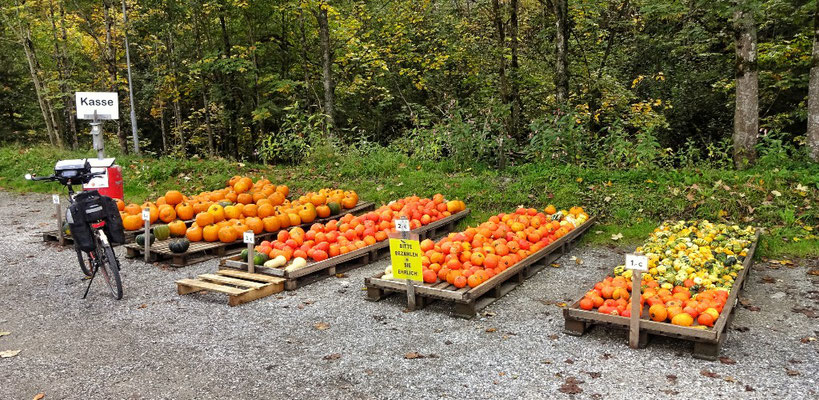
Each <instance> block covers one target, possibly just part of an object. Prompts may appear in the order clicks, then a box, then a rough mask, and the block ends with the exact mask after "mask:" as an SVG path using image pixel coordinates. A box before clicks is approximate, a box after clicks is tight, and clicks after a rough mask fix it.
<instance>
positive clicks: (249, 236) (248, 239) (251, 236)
mask: <svg viewBox="0 0 819 400" xmlns="http://www.w3.org/2000/svg"><path fill="white" fill-rule="evenodd" d="M242 241H243V242H245V243H246V244H256V234H255V233H253V231H245V233H244V234H243V235H242Z"/></svg>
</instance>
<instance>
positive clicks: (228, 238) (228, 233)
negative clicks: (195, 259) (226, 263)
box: [217, 226, 238, 243]
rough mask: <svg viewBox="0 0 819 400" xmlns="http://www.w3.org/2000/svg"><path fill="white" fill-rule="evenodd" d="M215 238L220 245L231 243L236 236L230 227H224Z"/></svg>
mask: <svg viewBox="0 0 819 400" xmlns="http://www.w3.org/2000/svg"><path fill="white" fill-rule="evenodd" d="M217 236H218V238H219V241H220V242H222V243H233V242H235V241H236V237H237V236H238V235H237V233H236V230H235V229H233V227H232V226H225V227H222V228H220V229H219V232H218V233H217Z"/></svg>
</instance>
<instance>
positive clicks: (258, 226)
mask: <svg viewBox="0 0 819 400" xmlns="http://www.w3.org/2000/svg"><path fill="white" fill-rule="evenodd" d="M245 225H247V227H248V228H250V230H252V231H253V233H255V234H257V235H258V234H260V233H262V232H264V222H262V220H261V219H259V218H257V217H250V218H246V219H245Z"/></svg>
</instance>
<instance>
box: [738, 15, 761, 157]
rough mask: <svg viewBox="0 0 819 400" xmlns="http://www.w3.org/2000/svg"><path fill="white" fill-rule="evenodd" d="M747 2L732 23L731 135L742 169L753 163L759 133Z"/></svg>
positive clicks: (753, 44)
mask: <svg viewBox="0 0 819 400" xmlns="http://www.w3.org/2000/svg"><path fill="white" fill-rule="evenodd" d="M749 3H750V0H739V2H738V3H737V5H736V8H735V9H734V21H733V22H734V43H735V46H736V58H737V63H736V108H735V109H734V134H733V142H734V166H735V167H736V168H745V167H747V166H748V165H749V164H751V163H753V162H754V160H755V159H756V148H755V146H756V138H757V135H758V134H759V87H758V77H757V75H758V73H757V43H756V24H755V21H754V12H753V9H751V7H750V4H749Z"/></svg>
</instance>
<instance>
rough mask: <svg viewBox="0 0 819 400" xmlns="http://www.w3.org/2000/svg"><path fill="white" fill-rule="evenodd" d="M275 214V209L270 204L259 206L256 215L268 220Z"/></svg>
mask: <svg viewBox="0 0 819 400" xmlns="http://www.w3.org/2000/svg"><path fill="white" fill-rule="evenodd" d="M274 212H275V209H274V208H273V206H272V205H271V204H269V203H265V204H261V205H259V207H258V209H257V210H256V215H258V217H259V218H267V217H269V216H271V215H273V213H274Z"/></svg>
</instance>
